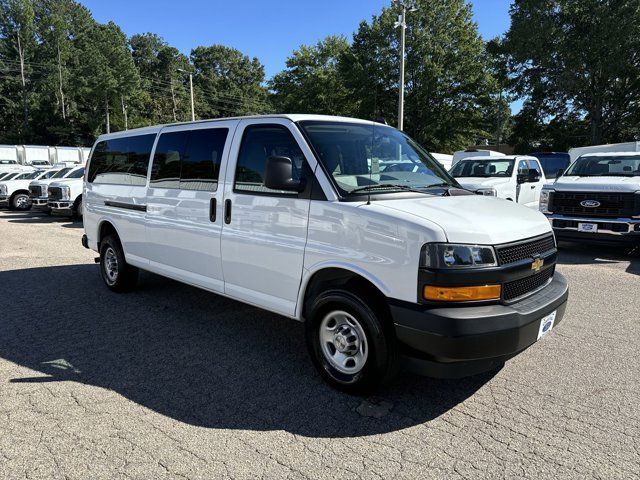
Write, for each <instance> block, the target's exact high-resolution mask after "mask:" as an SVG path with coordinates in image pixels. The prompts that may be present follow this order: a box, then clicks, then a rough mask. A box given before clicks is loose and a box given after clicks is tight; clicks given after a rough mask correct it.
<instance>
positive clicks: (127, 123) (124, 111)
mask: <svg viewBox="0 0 640 480" xmlns="http://www.w3.org/2000/svg"><path fill="white" fill-rule="evenodd" d="M120 102H121V103H122V116H123V117H124V129H125V130H129V118H128V117H127V106H126V105H125V103H124V95H120Z"/></svg>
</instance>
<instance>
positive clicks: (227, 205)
mask: <svg viewBox="0 0 640 480" xmlns="http://www.w3.org/2000/svg"><path fill="white" fill-rule="evenodd" d="M224 223H226V224H229V223H231V200H229V199H227V200H225V201H224Z"/></svg>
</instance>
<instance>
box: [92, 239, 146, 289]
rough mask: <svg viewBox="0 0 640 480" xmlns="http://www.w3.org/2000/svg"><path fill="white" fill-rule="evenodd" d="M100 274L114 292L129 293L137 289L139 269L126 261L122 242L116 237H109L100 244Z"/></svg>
mask: <svg viewBox="0 0 640 480" xmlns="http://www.w3.org/2000/svg"><path fill="white" fill-rule="evenodd" d="M100 274H101V275H102V280H104V283H105V284H106V285H107V287H109V289H110V290H112V291H114V292H118V293H123V292H129V291H131V290H133V289H134V288H135V287H136V283H137V281H138V269H137V268H136V267H133V266H131V265H129V264H128V263H127V262H126V261H125V259H124V251H123V250H122V245H121V244H120V240H119V239H118V237H116V236H114V235H108V236H107V237H105V238H104V240H102V242H100Z"/></svg>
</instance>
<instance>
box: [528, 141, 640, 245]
mask: <svg viewBox="0 0 640 480" xmlns="http://www.w3.org/2000/svg"><path fill="white" fill-rule="evenodd" d="M540 210H541V211H542V212H543V213H544V214H545V215H546V216H547V218H548V219H549V222H550V223H551V225H552V226H553V231H554V232H555V234H556V237H557V238H558V240H567V241H578V242H600V243H609V244H627V245H640V152H638V153H634V152H602V153H587V154H583V155H582V156H581V157H579V158H578V159H577V160H576V161H575V162H574V163H572V164H571V165H570V166H569V168H568V169H567V170H566V172H564V174H563V175H562V176H560V177H559V178H558V179H557V180H556V181H555V183H553V184H551V185H547V186H545V188H544V189H543V190H542V195H541V197H540Z"/></svg>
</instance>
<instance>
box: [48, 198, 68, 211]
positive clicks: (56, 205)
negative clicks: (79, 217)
mask: <svg viewBox="0 0 640 480" xmlns="http://www.w3.org/2000/svg"><path fill="white" fill-rule="evenodd" d="M47 205H48V206H49V208H50V209H51V210H55V211H56V212H65V213H70V212H72V211H73V202H72V201H71V200H49V201H48V202H47Z"/></svg>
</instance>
